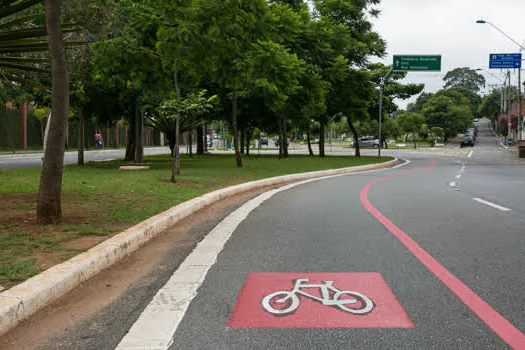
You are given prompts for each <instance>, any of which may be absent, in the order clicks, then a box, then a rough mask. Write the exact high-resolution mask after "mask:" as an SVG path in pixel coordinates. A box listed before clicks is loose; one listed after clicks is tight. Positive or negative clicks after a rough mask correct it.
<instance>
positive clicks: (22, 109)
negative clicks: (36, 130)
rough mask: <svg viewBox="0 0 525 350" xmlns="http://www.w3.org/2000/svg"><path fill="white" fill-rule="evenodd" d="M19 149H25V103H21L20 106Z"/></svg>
mask: <svg viewBox="0 0 525 350" xmlns="http://www.w3.org/2000/svg"><path fill="white" fill-rule="evenodd" d="M20 119H21V120H20V122H21V125H20V131H21V135H20V148H21V149H26V148H27V102H26V101H24V102H22V105H21V106H20Z"/></svg>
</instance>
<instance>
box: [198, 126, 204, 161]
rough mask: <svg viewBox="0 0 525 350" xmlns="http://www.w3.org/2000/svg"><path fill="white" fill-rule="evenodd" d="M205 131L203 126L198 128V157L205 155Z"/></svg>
mask: <svg viewBox="0 0 525 350" xmlns="http://www.w3.org/2000/svg"><path fill="white" fill-rule="evenodd" d="M203 134H204V129H203V127H202V126H199V127H197V155H199V156H202V155H203V154H204V135H203Z"/></svg>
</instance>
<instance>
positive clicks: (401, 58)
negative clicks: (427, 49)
mask: <svg viewBox="0 0 525 350" xmlns="http://www.w3.org/2000/svg"><path fill="white" fill-rule="evenodd" d="M393 70H394V71H433V72H440V71H441V55H434V56H408V55H394V68H393Z"/></svg>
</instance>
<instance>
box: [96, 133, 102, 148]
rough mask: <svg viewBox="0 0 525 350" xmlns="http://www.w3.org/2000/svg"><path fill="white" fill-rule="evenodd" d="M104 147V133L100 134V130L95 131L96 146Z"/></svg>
mask: <svg viewBox="0 0 525 350" xmlns="http://www.w3.org/2000/svg"><path fill="white" fill-rule="evenodd" d="M101 147H102V135H100V132H99V131H95V148H101Z"/></svg>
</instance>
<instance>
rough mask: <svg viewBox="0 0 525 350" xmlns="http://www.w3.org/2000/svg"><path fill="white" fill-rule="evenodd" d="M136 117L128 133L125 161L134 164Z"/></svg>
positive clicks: (130, 124) (132, 120) (132, 119)
mask: <svg viewBox="0 0 525 350" xmlns="http://www.w3.org/2000/svg"><path fill="white" fill-rule="evenodd" d="M135 124H136V123H135V116H133V117H132V118H131V120H130V123H129V127H127V128H126V129H127V132H126V135H127V136H126V141H127V142H126V155H125V156H124V161H126V162H134V161H135Z"/></svg>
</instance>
